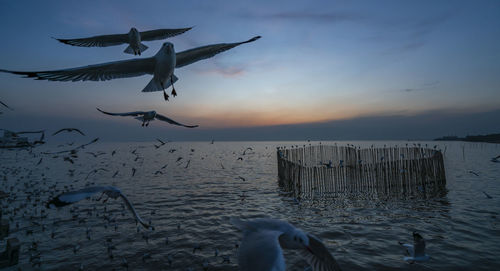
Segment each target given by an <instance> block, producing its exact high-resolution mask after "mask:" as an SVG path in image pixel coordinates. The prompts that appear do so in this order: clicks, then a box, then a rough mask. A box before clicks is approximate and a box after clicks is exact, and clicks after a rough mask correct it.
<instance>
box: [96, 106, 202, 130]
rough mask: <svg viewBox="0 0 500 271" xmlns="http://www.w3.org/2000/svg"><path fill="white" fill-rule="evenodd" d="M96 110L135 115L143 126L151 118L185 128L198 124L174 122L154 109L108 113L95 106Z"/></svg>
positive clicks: (112, 114) (120, 114)
mask: <svg viewBox="0 0 500 271" xmlns="http://www.w3.org/2000/svg"><path fill="white" fill-rule="evenodd" d="M97 110H99V112H101V113H104V114H106V115H111V116H135V119H136V120H140V121H142V126H143V127H144V126H148V125H149V122H150V121H152V120H155V119H157V120H161V121H165V122H168V123H170V124H173V125H178V126H184V127H187V128H196V127H198V125H185V124H182V123H178V122H176V121H174V120H172V119H169V118H167V117H165V116H163V115H160V114H157V113H156V111H154V110H153V111H135V112H126V113H109V112H105V111H102V110H101V109H99V108H97Z"/></svg>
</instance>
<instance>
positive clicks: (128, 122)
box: [0, 0, 500, 137]
mask: <svg viewBox="0 0 500 271" xmlns="http://www.w3.org/2000/svg"><path fill="white" fill-rule="evenodd" d="M499 14H500V2H499V1H412V2H410V1H185V0H183V1H144V2H142V1H1V2H0V33H2V42H1V43H0V69H10V70H27V71H31V70H33V71H36V70H53V69H62V68H70V67H78V66H84V65H90V64H97V63H103V62H109V61H115V60H124V59H130V58H134V56H133V55H128V54H124V53H123V50H124V49H125V47H126V45H121V46H112V47H106V48H96V47H94V48H83V47H73V46H68V45H65V44H62V43H59V42H57V41H56V40H54V39H52V38H51V37H56V38H79V37H88V36H94V35H101V34H115V33H126V32H128V31H129V29H130V28H131V27H136V28H137V29H138V30H139V31H144V30H151V29H157V28H181V27H190V26H193V27H194V28H193V29H192V30H190V31H188V32H186V33H184V34H182V35H179V36H177V37H174V38H171V39H169V41H171V42H172V43H173V44H174V46H175V50H176V51H177V52H179V51H183V50H186V49H190V48H193V47H197V46H202V45H207V44H214V43H221V42H236V41H243V40H247V39H249V38H251V37H253V36H256V35H261V36H262V38H261V39H260V40H258V41H256V42H254V43H250V44H245V45H242V46H239V47H236V48H234V49H232V50H230V51H227V52H224V53H221V54H219V55H217V56H215V57H213V58H211V59H209V60H203V61H200V62H197V63H195V64H192V65H189V66H186V67H183V68H180V69H178V70H176V71H175V74H176V76H177V77H179V81H178V82H177V83H176V85H175V87H176V90H177V92H178V96H177V97H176V98H171V99H170V101H169V102H165V101H164V100H163V96H162V93H161V92H154V93H141V92H140V91H141V90H142V88H143V87H144V86H145V85H146V84H147V83H148V82H149V80H150V79H151V77H150V76H142V77H136V78H129V79H117V80H112V81H106V82H75V83H73V82H68V83H62V82H48V81H35V80H32V79H24V78H22V77H21V76H17V75H12V74H5V73H0V100H1V101H3V102H5V103H7V104H8V105H10V106H11V107H13V108H14V109H15V111H12V112H8V110H5V109H4V108H0V111H3V112H4V113H3V114H2V115H0V126H1V127H4V128H9V129H30V128H33V129H38V128H44V127H40V126H42V124H43V125H45V127H47V126H50V128H54V129H55V128H56V127H59V126H76V127H78V126H79V122H81V123H85V125H86V127H87V129H92V128H91V127H92V125H91V124H90V123H92V122H94V123H95V124H96V126H95V127H101V126H102V127H105V126H108V127H111V126H113V125H114V126H113V127H117V128H116V129H122V130H123V131H130V129H143V128H141V127H140V123H138V122H137V121H134V120H132V119H128V118H119V117H110V116H106V115H103V114H101V113H99V112H98V111H97V110H95V107H99V108H101V109H103V110H106V111H111V112H126V111H136V110H156V111H158V112H159V113H162V114H164V115H166V116H169V117H171V118H173V119H175V120H177V121H179V122H183V123H187V124H199V125H200V128H197V129H198V130H201V131H203V130H204V129H208V130H217V129H233V128H244V127H256V126H268V125H283V124H301V125H303V124H308V123H328V122H331V121H346V120H349V119H359V118H367V117H384V116H402V117H409V118H412V117H414V116H420V115H425V114H429V113H430V112H440V113H442V114H448V115H449V114H451V115H453V114H455V115H456V116H458V117H460V116H463V115H464V114H465V115H468V114H482V113H483V112H489V111H495V110H498V109H500V74H499V71H500V16H499ZM162 42H163V41H153V42H145V44H146V45H147V46H148V47H149V49H148V50H147V51H146V52H144V54H143V56H144V57H149V56H152V55H154V54H155V53H156V52H157V50H158V49H159V48H160V46H161V44H162ZM153 125H154V126H155V128H154V129H152V130H151V131H155V132H156V133H164V132H166V131H167V132H168V131H170V130H175V131H177V130H179V128H175V127H172V126H169V125H167V124H165V123H158V122H156V123H153ZM460 125H464V124H463V123H462V124H460ZM490 125H491V126H490V127H489V128H491V129H487V128H488V126H487V124H486V126H485V127H486V128H484V127H483V128H478V129H477V130H474V129H469V130H467V131H470V132H471V133H475V132H477V133H479V132H488V131H486V130H495V129H500V125H499V121H498V120H497V121H496V122H493V123H492V124H490ZM89 127H90V128H89ZM120 127H121V128H120ZM424 127H425V126H424ZM457 127H458V126H457ZM452 128H453V127H452ZM452 128H450V131H449V132H448V133H454V132H457V133H459V132H463V131H462V130H460V131H459V130H453V129H452ZM96 129H97V128H96ZM148 129H149V128H148ZM443 132H446V131H443ZM95 133H97V132H95ZM142 133H143V132H142V131H141V132H139V134H142ZM182 133H188V132H184V131H182ZM189 133H196V131H189ZM417 137H418V136H417Z"/></svg>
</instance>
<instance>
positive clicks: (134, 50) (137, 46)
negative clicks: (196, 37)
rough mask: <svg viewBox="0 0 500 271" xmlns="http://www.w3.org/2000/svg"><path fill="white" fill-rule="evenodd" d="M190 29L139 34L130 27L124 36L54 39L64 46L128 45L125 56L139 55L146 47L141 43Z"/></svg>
mask: <svg viewBox="0 0 500 271" xmlns="http://www.w3.org/2000/svg"><path fill="white" fill-rule="evenodd" d="M191 28H192V27H188V28H176V29H156V30H150V31H142V32H139V31H138V30H137V29H136V28H135V27H132V28H131V29H130V31H129V32H128V33H126V34H112V35H100V36H93V37H89V38H80V39H56V40H58V41H60V42H62V43H64V44H68V45H72V46H81V47H108V46H115V45H120V44H125V43H126V44H128V47H127V48H126V49H125V51H123V52H124V53H127V54H134V55H141V53H142V52H144V51H146V49H148V47H147V46H146V45H144V44H142V43H141V41H152V40H162V39H166V38H170V37H173V36H177V35H180V34H182V33H184V32H186V31H188V30H191Z"/></svg>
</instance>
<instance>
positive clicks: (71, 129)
mask: <svg viewBox="0 0 500 271" xmlns="http://www.w3.org/2000/svg"><path fill="white" fill-rule="evenodd" d="M60 132H68V133H71V132H77V133H80V134H81V135H82V136H84V135H85V134H84V133H83V132H82V131H80V130H79V129H77V128H62V129H61V130H59V131H57V132H55V133H53V134H52V136H55V135H57V134H59V133H60Z"/></svg>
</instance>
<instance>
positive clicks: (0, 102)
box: [0, 101, 14, 111]
mask: <svg viewBox="0 0 500 271" xmlns="http://www.w3.org/2000/svg"><path fill="white" fill-rule="evenodd" d="M0 104H2V105H3V106H5V107H7V108H8V109H10V110H12V111H14V109H12V108H10V107H9V106H8V105H6V104H5V103H4V102H2V101H0Z"/></svg>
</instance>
